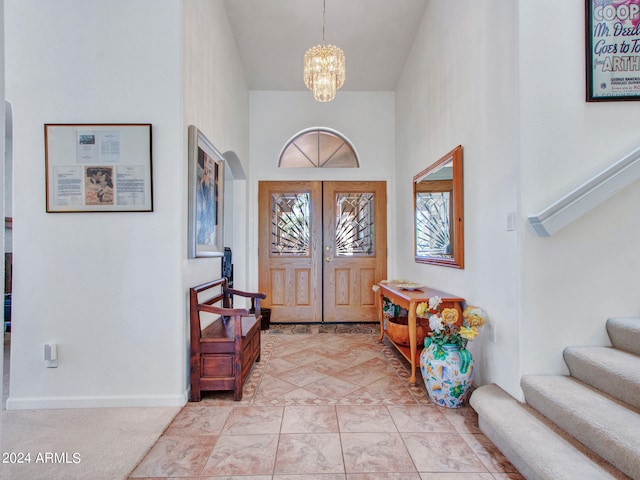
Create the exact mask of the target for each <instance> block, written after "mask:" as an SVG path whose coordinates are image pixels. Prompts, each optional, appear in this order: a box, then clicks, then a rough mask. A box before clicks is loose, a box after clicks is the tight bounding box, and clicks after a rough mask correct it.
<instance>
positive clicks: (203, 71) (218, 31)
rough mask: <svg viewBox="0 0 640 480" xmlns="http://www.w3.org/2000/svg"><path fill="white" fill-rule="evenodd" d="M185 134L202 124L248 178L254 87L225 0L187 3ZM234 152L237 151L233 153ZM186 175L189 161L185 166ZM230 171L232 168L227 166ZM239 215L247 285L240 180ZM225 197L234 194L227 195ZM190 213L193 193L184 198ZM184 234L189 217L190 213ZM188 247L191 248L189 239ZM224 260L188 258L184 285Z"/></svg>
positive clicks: (238, 281)
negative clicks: (251, 92)
mask: <svg viewBox="0 0 640 480" xmlns="http://www.w3.org/2000/svg"><path fill="white" fill-rule="evenodd" d="M183 9H184V45H183V50H184V63H183V70H184V105H185V107H184V132H185V145H186V131H187V126H188V125H190V124H191V125H195V126H197V127H198V128H199V129H200V130H201V131H202V132H203V133H204V135H205V136H206V137H207V138H208V139H209V141H210V142H211V143H212V144H213V145H215V147H216V148H217V149H218V150H219V151H220V152H225V157H231V158H232V159H235V160H236V161H239V163H240V165H239V166H238V168H241V170H243V173H244V175H245V177H246V175H247V172H248V170H249V89H248V87H247V82H246V80H245V76H244V69H243V66H242V64H241V62H240V57H239V55H238V51H237V48H236V45H235V40H234V38H233V34H232V32H231V26H230V24H229V20H228V18H227V14H226V11H225V9H224V4H223V2H222V0H215V1H211V0H187V1H185V2H184V7H183ZM229 153H231V154H230V155H229ZM183 166H184V174H185V178H186V172H187V163H186V162H185V163H184V164H183ZM225 168H227V170H230V166H229V165H228V164H227V165H226V167H225ZM229 188H230V189H232V191H233V195H232V196H233V199H234V200H233V209H234V212H235V213H234V218H233V219H226V220H225V222H224V225H225V229H232V232H225V238H227V239H231V243H230V244H226V245H225V246H228V247H231V249H232V251H233V255H234V258H233V263H234V274H235V286H237V287H238V288H244V287H245V283H246V269H247V264H246V248H247V247H246V236H247V231H246V229H247V221H248V220H247V216H246V208H247V191H246V180H237V179H236V180H234V182H233V186H231V185H229ZM225 198H228V196H227V195H225ZM183 199H184V202H183V211H185V212H186V211H187V194H186V192H185V195H184V197H183ZM183 227H184V228H183V230H182V231H184V232H186V231H187V217H186V216H185V217H184V223H183ZM182 239H183V240H184V247H183V248H184V251H186V248H187V237H186V236H185V235H183V236H182ZM220 262H221V260H220V258H197V259H191V260H188V259H186V257H185V259H184V261H183V268H184V283H183V285H184V288H185V289H187V288H188V287H191V286H193V285H197V284H199V283H202V282H205V281H208V280H213V279H214V278H217V277H219V276H220V271H221V265H220Z"/></svg>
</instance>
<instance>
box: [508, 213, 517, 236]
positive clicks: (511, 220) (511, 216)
mask: <svg viewBox="0 0 640 480" xmlns="http://www.w3.org/2000/svg"><path fill="white" fill-rule="evenodd" d="M515 229H516V212H509V213H507V232H513V231H514V230H515Z"/></svg>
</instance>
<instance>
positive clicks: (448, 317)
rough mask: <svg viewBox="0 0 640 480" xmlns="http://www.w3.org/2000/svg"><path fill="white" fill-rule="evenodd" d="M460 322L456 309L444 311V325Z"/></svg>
mask: <svg viewBox="0 0 640 480" xmlns="http://www.w3.org/2000/svg"><path fill="white" fill-rule="evenodd" d="M457 321H458V311H457V310H456V309H455V308H445V309H444V310H442V323H446V324H447V325H453V324H455V323H456V322H457Z"/></svg>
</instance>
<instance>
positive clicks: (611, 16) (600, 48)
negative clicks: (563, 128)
mask: <svg viewBox="0 0 640 480" xmlns="http://www.w3.org/2000/svg"><path fill="white" fill-rule="evenodd" d="M585 34H586V35H585V36H586V41H585V47H586V48H585V51H586V100H587V102H615V101H634V100H639V99H640V0H586V1H585Z"/></svg>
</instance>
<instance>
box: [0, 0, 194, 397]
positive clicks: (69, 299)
mask: <svg viewBox="0 0 640 480" xmlns="http://www.w3.org/2000/svg"><path fill="white" fill-rule="evenodd" d="M181 15H182V12H181V8H180V3H179V2H175V1H172V0H109V1H99V2H91V8H88V7H87V2H85V1H84V0H58V1H56V2H41V1H36V0H8V1H6V2H5V20H6V40H5V41H6V44H5V51H6V78H7V84H6V94H7V99H8V100H9V101H10V102H11V103H12V107H13V115H14V125H13V127H14V130H13V133H14V137H13V138H14V143H13V148H14V170H13V177H14V189H13V195H14V203H13V216H14V219H15V220H14V232H13V233H14V237H13V240H14V259H15V261H14V265H15V270H14V283H13V287H14V294H13V320H14V322H13V331H12V349H11V354H12V357H11V396H10V398H9V401H8V404H7V406H8V408H49V407H78V406H79V407H85V406H110V405H116V406H126V405H180V404H182V403H183V402H184V401H185V395H184V349H185V347H184V333H183V322H184V311H183V308H182V306H183V294H182V288H181V287H182V285H181V277H180V271H181V262H180V261H181V259H182V258H183V257H184V256H185V251H184V249H183V246H184V240H183V236H184V234H183V232H185V231H186V229H184V228H183V217H184V215H183V213H182V212H181V208H180V207H182V206H183V205H184V197H185V195H184V191H183V189H182V188H181V187H180V185H181V184H183V183H184V182H183V181H182V180H183V179H184V178H185V176H184V175H183V158H184V151H185V149H186V146H185V145H184V139H183V122H182V110H181V105H182V99H181V96H180V92H181V76H180V71H181V51H180V45H181V37H180V35H181V30H180V27H181V23H180V22H181ZM57 122H59V123H65V122H67V123H117V122H131V123H136V122H145V123H146V122H148V123H152V124H153V182H154V185H153V187H154V211H153V212H152V213H100V214H95V213H83V214H77V213H64V214H63V213H59V214H48V213H45V188H44V185H45V170H44V167H45V162H44V139H43V124H45V123H57ZM47 342H54V343H57V344H58V345H59V363H58V365H59V366H58V368H55V369H47V368H45V365H44V362H43V344H44V343H47Z"/></svg>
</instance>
